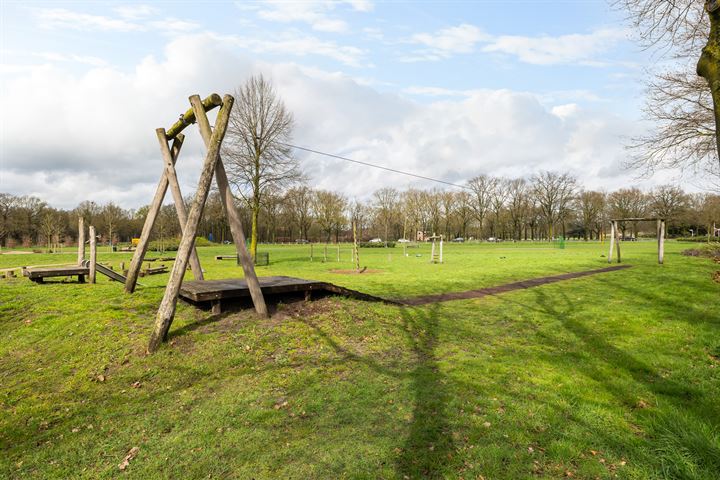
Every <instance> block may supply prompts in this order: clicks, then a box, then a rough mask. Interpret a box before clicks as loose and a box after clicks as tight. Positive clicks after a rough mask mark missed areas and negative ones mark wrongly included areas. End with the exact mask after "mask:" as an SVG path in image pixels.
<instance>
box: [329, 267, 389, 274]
mask: <svg viewBox="0 0 720 480" xmlns="http://www.w3.org/2000/svg"><path fill="white" fill-rule="evenodd" d="M382 272H383V270H373V269H372V268H366V269H361V270H360V271H359V272H358V271H357V270H330V273H338V274H340V275H365V274H366V273H382Z"/></svg>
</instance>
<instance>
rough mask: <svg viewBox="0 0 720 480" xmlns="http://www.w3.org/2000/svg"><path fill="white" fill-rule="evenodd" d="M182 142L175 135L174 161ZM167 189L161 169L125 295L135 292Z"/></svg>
mask: <svg viewBox="0 0 720 480" xmlns="http://www.w3.org/2000/svg"><path fill="white" fill-rule="evenodd" d="M183 140H185V136H184V135H183V134H182V133H180V134H178V135H176V136H175V139H174V140H173V144H172V149H171V155H172V158H173V159H174V160H177V157H178V155H180V149H181V148H182V144H183ZM167 188H168V179H167V175H165V170H164V169H163V172H162V175H160V181H159V182H158V186H157V189H156V190H155V196H154V197H153V201H152V203H151V204H150V209H149V210H148V213H147V216H146V217H145V224H144V225H143V229H142V233H141V234H140V242H139V243H138V244H137V247H136V248H135V253H134V254H133V258H132V261H131V262H130V266H129V267H128V274H127V278H126V280H125V292H126V293H133V292H134V291H135V286H136V284H137V279H138V275H139V274H140V267H142V262H143V259H144V258H145V254H146V253H147V249H148V245H149V244H150V234H151V233H152V229H153V227H154V226H155V220H157V216H158V214H159V213H160V208H161V207H162V202H163V199H164V198H165V193H166V192H167Z"/></svg>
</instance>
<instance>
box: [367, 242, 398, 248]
mask: <svg viewBox="0 0 720 480" xmlns="http://www.w3.org/2000/svg"><path fill="white" fill-rule="evenodd" d="M385 245H386V243H385V242H372V243H371V242H358V247H360V248H385ZM387 247H388V248H395V242H387Z"/></svg>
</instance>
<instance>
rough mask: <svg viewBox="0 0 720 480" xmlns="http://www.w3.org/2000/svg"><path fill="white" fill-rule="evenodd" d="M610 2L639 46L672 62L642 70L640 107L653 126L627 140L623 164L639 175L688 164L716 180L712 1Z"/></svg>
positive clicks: (716, 18) (719, 173)
mask: <svg viewBox="0 0 720 480" xmlns="http://www.w3.org/2000/svg"><path fill="white" fill-rule="evenodd" d="M613 3H614V5H615V6H616V7H620V8H622V9H624V10H625V11H626V12H627V13H628V20H629V21H630V23H631V24H632V26H633V27H634V28H635V29H636V31H637V32H638V36H639V40H640V43H641V45H643V46H644V47H646V48H649V49H654V50H655V51H656V52H659V54H660V56H665V57H669V58H670V59H672V65H673V69H672V70H669V71H659V72H654V71H648V72H647V73H648V75H647V80H646V87H647V98H646V102H645V108H644V112H645V116H646V118H647V119H648V120H650V121H652V122H653V123H654V124H655V126H656V128H654V129H653V130H651V131H650V132H648V133H647V134H645V135H642V136H640V137H637V138H634V139H633V140H632V142H631V144H630V145H629V147H630V149H631V151H632V152H633V156H632V159H631V161H630V162H629V165H630V166H631V167H635V168H639V169H641V170H642V171H643V172H644V173H645V174H651V173H652V172H654V171H656V170H658V169H664V168H678V167H682V168H691V169H692V170H693V171H695V172H703V173H708V174H710V175H711V177H714V178H715V179H717V180H718V181H720V157H718V146H720V133H719V132H718V129H717V128H716V125H717V122H718V120H719V119H720V54H718V51H719V49H720V43H719V41H720V40H719V39H718V38H717V35H716V34H712V31H714V30H711V29H712V28H720V24H718V22H720V8H718V7H719V5H718V2H717V1H716V0H711V1H707V2H705V5H703V2H701V1H697V0H673V1H657V0H615V1H614V2H613ZM713 26H715V27H713ZM704 44H706V45H705V48H702V47H703V45H704ZM698 58H699V59H698ZM701 77H702V78H701ZM708 87H709V88H708ZM718 187H719V188H720V182H718Z"/></svg>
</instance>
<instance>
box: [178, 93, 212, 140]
mask: <svg viewBox="0 0 720 480" xmlns="http://www.w3.org/2000/svg"><path fill="white" fill-rule="evenodd" d="M222 102H223V101H222V98H220V95H218V94H217V93H213V94H211V95H209V96H208V97H207V98H206V99H205V100H203V101H202V106H203V111H204V112H209V111H210V110H212V109H213V108H215V107H219V106H220V105H222ZM195 121H196V115H195V110H194V109H192V108H189V109H188V110H187V111H186V112H185V113H184V114H182V115H180V120H178V121H177V122H175V123H174V124H173V126H172V127H170V128H169V129H168V131H167V139H168V140H172V139H173V138H175V137H176V136H178V135H179V134H180V132H182V131H183V130H184V129H185V127H187V126H188V125H192V124H193V123H195Z"/></svg>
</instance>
